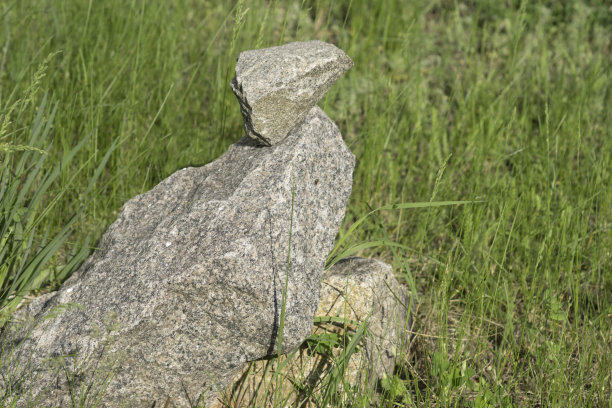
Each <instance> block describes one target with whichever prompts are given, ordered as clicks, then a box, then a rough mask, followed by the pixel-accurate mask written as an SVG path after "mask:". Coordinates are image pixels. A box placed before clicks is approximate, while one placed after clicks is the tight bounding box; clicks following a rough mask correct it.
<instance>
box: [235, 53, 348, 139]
mask: <svg viewBox="0 0 612 408" xmlns="http://www.w3.org/2000/svg"><path fill="white" fill-rule="evenodd" d="M352 66H353V61H351V59H350V58H349V57H348V55H346V54H345V53H344V52H343V51H342V50H340V49H339V48H337V47H335V46H334V45H332V44H327V43H324V42H321V41H307V42H294V43H290V44H285V45H282V46H280V47H271V48H265V49H261V50H252V51H244V52H242V53H240V55H239V56H238V61H237V62H236V76H235V77H234V79H232V82H231V84H230V85H231V87H232V90H233V91H234V94H236V97H237V98H238V101H239V102H240V111H241V112H242V116H243V118H244V130H245V132H246V135H247V136H249V137H250V138H252V139H253V140H255V141H256V142H257V143H259V144H262V145H266V146H271V145H274V144H276V143H279V142H280V141H281V140H283V139H284V138H285V137H286V136H287V134H288V133H289V131H290V130H291V129H293V128H294V127H295V126H296V125H297V124H298V123H300V122H301V121H302V120H304V118H305V117H306V114H307V113H308V112H309V111H310V109H311V108H312V107H313V106H314V105H315V104H316V103H317V102H318V101H319V100H320V99H321V98H322V97H323V95H325V93H326V92H327V91H328V90H329V88H330V87H331V86H332V85H333V84H334V82H336V81H337V80H338V78H340V77H341V76H342V74H344V73H345V72H346V71H348V70H349V68H351V67H352Z"/></svg>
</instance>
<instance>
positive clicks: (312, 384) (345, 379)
mask: <svg viewBox="0 0 612 408" xmlns="http://www.w3.org/2000/svg"><path fill="white" fill-rule="evenodd" d="M315 319H316V320H317V321H318V323H317V324H316V326H315V328H314V329H313V332H312V335H311V336H310V340H309V341H308V342H306V343H305V344H303V345H302V347H300V349H299V350H297V351H295V352H294V353H292V355H284V356H281V358H280V359H269V358H266V359H262V360H258V361H254V362H253V363H252V364H250V365H249V366H248V367H246V368H245V369H244V370H243V372H242V373H240V375H239V376H237V380H236V382H235V383H234V384H233V385H232V387H230V388H229V389H227V390H226V391H225V393H223V394H222V395H221V396H220V397H219V401H218V402H217V405H213V407H247V406H248V407H268V406H300V407H316V406H317V405H316V401H317V400H316V399H310V398H309V395H310V394H311V393H313V394H315V395H318V397H319V398H320V397H321V396H322V394H323V392H324V391H323V390H324V389H325V388H326V387H329V385H328V384H326V383H325V381H326V380H329V378H330V371H331V370H339V369H340V367H341V366H342V367H344V368H343V370H342V372H341V373H340V376H341V378H342V381H341V382H340V383H339V384H338V388H337V392H339V393H341V392H342V390H343V389H344V387H345V386H346V385H348V386H349V387H351V388H358V389H360V392H359V394H360V395H366V394H368V395H372V394H374V393H375V392H374V391H375V388H376V385H377V384H376V383H377V380H379V379H382V378H384V377H385V376H387V375H389V376H390V375H393V372H394V368H395V365H396V363H397V362H401V361H403V360H404V359H405V358H406V357H407V355H408V348H409V347H408V346H409V342H410V328H411V325H412V318H411V312H410V294H409V292H408V291H407V289H406V287H405V286H403V285H401V284H400V283H399V282H398V280H397V279H396V278H395V276H394V275H393V270H392V268H391V266H389V265H387V264H385V263H383V262H380V261H377V260H375V259H363V258H356V257H352V258H347V259H344V260H342V261H340V262H338V263H337V264H335V265H334V266H332V267H331V268H330V270H329V271H327V273H326V274H325V277H324V279H323V282H322V287H321V300H320V302H319V306H318V309H317V313H316V317H315ZM359 325H364V327H365V330H364V332H363V337H362V340H361V341H360V342H359V343H358V344H359V347H358V348H356V349H355V350H353V351H354V352H353V353H352V354H351V353H348V344H349V342H350V340H351V338H352V336H355V335H357V333H358V332H359V329H360V327H359ZM287 360H289V361H287ZM343 361H344V363H343ZM278 378H280V379H281V381H278ZM279 386H280V389H277V387H279Z"/></svg>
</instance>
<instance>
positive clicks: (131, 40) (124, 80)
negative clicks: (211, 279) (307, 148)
mask: <svg viewBox="0 0 612 408" xmlns="http://www.w3.org/2000/svg"><path fill="white" fill-rule="evenodd" d="M1 7H2V8H1V9H0V16H1V17H2V18H1V20H0V24H2V27H0V107H1V108H2V109H3V110H4V111H6V109H7V107H8V106H10V105H11V103H12V102H13V101H14V100H16V98H17V97H18V95H20V94H22V93H23V92H24V91H25V88H26V87H27V84H28V82H27V81H28V80H29V78H31V77H32V75H33V73H34V71H35V70H36V67H37V66H38V64H39V63H40V62H41V61H42V59H44V57H46V56H47V55H48V54H49V53H55V52H59V53H58V54H57V55H56V56H55V57H54V58H53V59H52V60H51V61H50V67H49V74H48V75H47V76H46V77H45V78H42V79H41V87H42V88H43V89H45V90H47V91H48V92H49V94H50V95H52V96H53V98H54V100H56V101H58V106H59V108H58V111H57V112H56V115H55V126H54V130H53V135H54V149H53V150H52V151H50V153H49V154H50V157H49V159H48V161H49V162H50V163H53V162H55V163H57V161H58V160H59V159H60V158H61V157H62V156H63V155H64V154H65V152H68V151H70V150H71V149H72V147H73V146H75V145H76V144H77V143H78V142H79V141H80V140H81V138H82V136H83V135H84V134H88V133H89V132H92V136H91V138H90V139H89V140H88V142H87V143H86V145H85V146H84V147H83V149H81V151H80V152H79V153H78V154H77V157H76V158H75V161H74V162H73V163H74V164H73V166H74V167H73V169H77V168H81V167H83V168H84V171H83V173H82V175H81V176H79V177H77V178H75V179H72V177H71V172H70V171H68V172H66V173H63V174H62V176H61V177H60V179H58V180H57V183H56V185H55V188H57V189H61V188H64V189H66V193H65V194H64V196H63V197H62V199H61V200H60V201H59V202H58V204H57V207H56V208H57V210H56V214H54V217H53V220H52V224H53V223H55V224H54V226H53V227H52V228H55V229H56V230H60V229H61V228H62V227H63V226H64V225H66V224H67V222H68V220H69V214H73V213H74V210H75V209H76V206H77V205H78V203H79V202H80V194H81V192H82V191H84V190H85V189H86V187H87V185H88V184H89V180H90V179H91V178H92V177H93V176H94V174H95V170H96V168H97V165H98V164H99V163H100V160H101V159H102V157H103V156H104V153H105V152H106V149H107V148H108V147H109V146H111V144H112V143H113V142H114V141H116V140H120V141H121V142H120V147H119V148H118V149H117V150H116V151H115V152H113V154H112V155H111V156H110V158H109V161H108V163H107V166H106V170H105V171H104V173H103V174H101V180H102V181H101V182H100V183H99V184H98V188H99V190H98V193H97V194H96V197H95V200H93V201H92V203H91V204H90V205H89V206H88V207H87V209H86V210H85V212H84V213H83V215H82V216H81V217H80V218H79V220H78V223H77V228H76V229H75V231H74V235H73V237H72V241H74V242H76V241H78V240H81V239H83V237H84V236H86V235H87V234H89V233H90V232H92V231H94V232H95V233H96V234H97V235H98V236H99V234H100V233H101V231H102V230H103V227H102V226H105V225H108V223H109V222H111V221H112V220H113V218H114V217H115V216H116V213H117V211H118V210H119V208H120V207H121V205H122V203H123V202H125V201H126V200H127V199H129V198H130V197H132V196H134V195H135V194H138V193H141V192H143V191H146V190H148V189H149V188H151V187H152V186H153V185H155V184H156V183H158V182H159V181H160V180H161V179H163V178H164V177H166V176H168V175H169V174H170V173H172V172H173V171H175V170H176V169H178V168H181V167H184V166H187V165H201V164H204V163H207V162H209V161H211V160H213V159H214V158H216V157H218V156H219V155H220V154H221V153H222V152H223V151H224V150H225V149H226V148H227V146H228V145H229V144H231V143H232V142H233V141H235V140H237V139H238V138H239V137H240V135H241V134H242V131H241V123H242V120H241V117H240V114H239V109H238V105H237V103H236V101H235V100H234V96H233V95H232V94H231V92H230V91H229V86H228V83H229V79H230V78H231V77H232V75H233V63H234V60H235V57H236V53H237V51H238V50H244V49H251V48H254V47H255V46H256V45H258V44H259V45H261V46H271V45H276V44H279V43H284V42H287V41H292V40H296V39H299V40H305V39H312V38H317V39H322V40H325V41H330V42H333V43H335V44H337V45H338V46H340V47H341V48H342V49H344V50H345V51H347V53H348V54H349V55H350V56H351V57H352V58H353V60H354V62H355V66H354V68H352V69H351V71H349V73H347V75H346V76H345V77H344V78H342V79H341V80H340V81H339V82H338V83H337V84H336V85H334V87H333V88H332V89H331V90H330V92H329V93H328V94H327V96H326V97H325V99H324V100H322V101H321V103H320V105H321V106H322V107H323V108H324V109H325V110H326V112H327V113H328V115H329V116H330V117H331V118H333V119H334V120H335V121H336V123H338V125H339V127H340V129H341V131H342V133H343V135H344V136H345V139H346V141H347V144H348V145H349V146H350V148H351V150H352V151H353V152H354V153H355V155H356V156H357V168H356V170H355V175H354V189H353V195H352V197H351V200H350V203H349V207H348V209H347V217H346V219H345V223H344V227H343V229H342V231H341V232H340V234H339V239H342V238H343V236H344V234H346V233H347V231H348V230H349V228H350V226H351V225H352V224H353V223H355V222H356V221H357V220H358V219H359V218H360V217H361V216H362V215H363V214H365V213H367V212H368V211H370V209H371V208H378V207H381V206H384V205H388V204H392V203H398V202H427V201H444V200H462V201H469V200H483V201H485V202H484V203H482V204H479V205H468V206H457V207H450V208H430V209H427V210H418V211H415V210H409V209H400V210H397V211H384V212H381V213H380V214H379V215H378V217H370V218H368V219H367V220H366V221H364V222H363V223H362V224H361V225H360V228H358V229H357V230H356V231H355V232H356V235H355V236H351V238H350V239H349V240H348V241H347V242H348V243H356V242H363V241H370V242H371V241H384V240H386V241H389V240H392V241H394V242H395V243H397V244H400V245H402V246H403V247H405V248H410V249H409V250H407V249H405V248H399V247H397V248H394V250H395V251H396V254H395V255H394V254H393V253H392V251H391V249H390V248H389V247H385V246H382V247H379V248H367V249H366V248H364V249H363V251H362V252H361V254H362V255H367V256H376V257H379V258H381V259H384V260H386V261H388V262H390V263H392V264H393V265H394V267H395V269H396V271H397V273H398V276H400V277H402V276H405V280H406V281H407V282H410V281H411V280H413V281H414V287H415V288H416V290H417V293H418V299H419V303H418V305H417V306H416V319H415V320H416V324H417V326H416V327H415V331H416V333H415V337H414V343H413V347H412V350H413V352H412V354H411V356H409V358H408V359H407V360H406V361H405V363H404V364H403V365H402V366H401V370H400V372H399V373H398V378H399V379H400V380H401V381H402V384H405V385H406V389H407V390H408V391H407V392H408V393H409V395H410V399H409V401H412V402H414V403H415V404H416V405H419V406H430V405H433V404H436V405H442V406H445V405H459V406H466V405H468V406H469V405H474V406H500V405H504V404H511V405H514V406H602V405H605V404H606V403H608V402H609V401H610V397H611V395H610V394H611V388H612V385H611V381H612V378H611V376H610V374H609V373H610V372H612V361H611V360H610V355H611V353H610V351H611V350H610V344H612V327H611V326H612V325H611V319H610V318H611V314H612V261H611V259H612V256H611V254H610V248H612V233H611V230H610V229H611V222H612V208H611V204H610V203H611V202H612V189H611V188H610V185H612V180H611V171H612V163H611V160H612V135H611V134H610V129H612V121H611V113H610V109H609V106H611V105H612V97H611V91H610V82H611V78H610V76H611V73H612V70H611V66H610V65H611V61H612V58H611V54H610V53H611V40H610V36H609V30H610V27H611V26H612V11H610V9H609V6H607V5H605V3H604V2H598V1H586V0H585V1H577V0H576V1H566V2H553V1H541V2H518V1H503V2H492V1H470V2H454V1H434V2H429V1H414V2H409V3H406V2H400V1H396V0H387V1H382V2H375V3H372V2H365V1H348V2H335V3H333V4H332V5H329V4H328V3H327V2H320V1H302V2H281V1H275V2H271V3H267V2H264V1H248V2H245V4H244V8H242V9H241V10H242V12H244V13H245V14H244V19H243V21H242V23H241V24H242V26H241V27H240V30H234V23H233V22H234V20H235V18H234V17H235V14H236V12H237V7H234V5H224V4H221V3H218V4H217V3H214V2H213V3H210V2H200V1H195V0H183V1H179V0H177V1H172V2H156V1H137V0H132V1H123V2H119V1H117V0H110V1H105V2H96V1H89V2H87V1H82V2H72V1H70V2H54V1H42V0H41V1H39V2H37V3H36V6H32V4H28V2H21V1H18V0H13V1H8V2H5V3H4V4H3V5H2V6H1ZM247 8H248V11H246V12H245V11H244V10H246V9H247ZM262 22H265V24H262ZM13 89H15V91H14V92H13ZM19 126H22V125H21V124H19V123H15V124H14V127H13V128H11V131H13V130H14V129H16V128H18V127H19ZM11 142H12V143H14V144H25V142H24V141H20V140H12V141H11ZM381 227H382V229H381ZM397 389H400V388H397ZM356 398H357V397H356ZM400 399H401V398H399V397H398V398H397V401H398V402H397V403H398V404H399V401H400ZM405 401H407V399H406V400H405ZM479 404H480V405H479ZM487 404H489V405H487ZM388 406H393V403H392V401H389V404H388Z"/></svg>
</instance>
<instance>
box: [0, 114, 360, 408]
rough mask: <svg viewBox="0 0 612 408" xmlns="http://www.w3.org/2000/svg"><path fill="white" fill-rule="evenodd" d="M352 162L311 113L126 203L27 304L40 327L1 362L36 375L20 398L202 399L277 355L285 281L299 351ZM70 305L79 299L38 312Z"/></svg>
mask: <svg viewBox="0 0 612 408" xmlns="http://www.w3.org/2000/svg"><path fill="white" fill-rule="evenodd" d="M354 160H355V159H354V156H353V155H352V154H351V153H350V152H349V150H348V148H347V147H346V145H345V144H344V142H343V140H342V137H341V135H340V132H339V131H338V128H337V127H336V126H335V124H334V123H333V122H332V121H331V120H330V119H329V118H328V117H327V116H326V115H325V113H324V112H323V111H322V110H321V109H319V108H318V107H314V108H313V109H311V110H310V113H309V115H308V117H307V118H306V119H305V120H304V121H303V122H302V123H301V124H300V125H299V126H298V127H296V128H295V129H293V131H292V132H291V133H290V134H289V136H288V137H287V138H286V139H285V140H284V141H283V142H282V143H280V144H277V145H275V146H273V147H269V148H261V147H259V146H256V145H255V144H254V143H252V142H251V141H250V140H249V139H248V138H243V139H242V140H240V141H239V142H237V143H235V144H234V145H232V146H231V147H230V149H229V150H228V151H227V152H226V153H225V154H224V155H223V156H221V157H220V158H219V159H217V160H215V161H214V162H212V163H210V164H208V165H206V166H204V167H200V168H187V169H183V170H180V171H177V172H176V173H174V174H172V175H171V176H170V177H168V178H167V179H165V180H164V181H162V182H161V183H160V184H159V185H157V186H156V187H155V188H153V189H152V190H151V191H149V192H147V193H144V194H142V195H139V196H137V197H135V198H133V199H131V200H129V201H128V202H127V203H126V204H125V205H124V207H123V209H122V211H121V213H120V214H119V216H118V218H117V220H116V221H115V222H114V223H113V224H112V225H111V226H110V227H109V229H108V231H107V232H106V233H105V234H104V236H103V237H102V239H101V242H100V244H99V249H98V250H97V251H96V252H95V253H94V254H93V255H92V256H91V257H90V258H89V259H88V260H87V261H86V262H85V263H84V264H83V266H82V267H81V268H80V269H79V270H78V271H77V273H76V274H75V275H73V276H71V277H70V279H68V280H67V281H66V282H65V283H64V285H62V287H61V289H60V290H59V291H57V292H56V293H54V294H52V295H47V296H44V297H42V298H40V299H37V300H35V301H33V303H32V304H31V305H30V306H29V309H28V310H29V311H30V312H31V314H34V315H35V316H34V317H35V318H36V320H37V321H38V325H37V326H36V327H34V328H33V329H32V332H31V333H30V335H29V337H28V338H27V339H26V340H24V342H23V344H21V345H20V346H19V347H17V348H16V353H14V355H13V357H12V361H11V360H6V359H5V360H4V362H5V364H8V365H9V366H10V367H20V369H21V370H23V371H22V372H21V373H19V372H17V371H15V370H13V371H14V375H15V377H14V378H18V377H19V376H20V375H21V374H23V373H25V372H32V370H34V373H35V375H36V376H37V378H36V379H35V380H31V381H29V382H27V381H26V382H25V383H24V385H25V388H26V389H30V391H29V392H28V394H27V395H26V396H24V397H23V398H22V399H21V400H20V401H19V403H18V404H17V405H18V406H24V405H25V404H27V403H29V402H31V401H33V398H42V399H39V400H38V402H37V403H35V404H34V405H36V406H40V405H41V403H44V404H57V405H61V406H69V389H70V388H71V387H72V388H73V389H76V390H77V391H78V392H77V398H78V395H79V393H81V395H82V394H83V393H86V392H87V393H88V395H89V396H90V397H91V398H94V401H95V398H97V397H96V396H97V395H98V394H96V393H95V392H94V391H95V390H103V388H104V386H105V385H104V384H105V382H104V381H106V380H108V381H109V382H108V384H107V387H106V389H105V391H104V392H103V393H102V394H101V397H100V398H101V399H100V403H99V404H98V405H97V406H99V407H118V406H121V404H122V403H124V404H126V405H124V406H130V407H147V408H150V407H151V406H153V405H154V404H155V405H154V406H156V407H163V406H164V404H166V401H169V404H168V406H169V407H174V406H181V407H182V406H190V405H191V404H193V403H195V402H196V401H197V400H198V398H199V397H200V396H201V397H202V400H203V401H205V402H206V403H207V404H210V403H211V402H212V401H213V400H214V398H215V396H216V395H217V394H218V392H219V390H223V389H225V388H226V387H227V386H228V385H229V384H230V383H231V381H232V379H233V378H234V376H235V375H236V373H237V372H240V370H242V369H243V367H244V365H245V363H246V362H248V361H251V360H255V359H258V358H261V357H264V356H267V355H273V354H275V353H276V352H277V346H278V345H277V341H276V340H277V337H278V334H279V327H280V323H281V307H282V301H283V293H284V291H285V289H284V288H285V282H286V277H287V276H288V283H287V302H286V311H285V313H286V314H285V320H284V331H283V334H284V336H283V340H282V351H283V352H288V351H291V350H293V349H295V348H296V347H298V346H299V345H300V344H301V343H302V342H303V341H304V339H305V338H306V337H307V336H308V335H309V334H310V332H311V329H312V322H313V316H314V313H315V311H316V308H317V304H318V301H319V288H320V281H321V277H322V275H323V273H324V265H325V258H326V255H327V254H328V253H329V251H330V250H331V248H332V246H333V242H334V238H335V235H336V233H337V230H338V228H339V226H340V223H341V221H342V218H343V216H344V212H345V205H346V201H347V199H348V197H349V195H350V191H351V184H352V173H353V168H354ZM289 250H290V256H288V255H289ZM288 260H289V262H288ZM66 303H72V304H78V305H80V307H71V308H68V309H67V310H65V311H64V312H63V313H62V314H60V315H59V316H57V317H55V318H52V319H47V320H42V319H41V318H42V316H45V315H46V314H48V313H49V312H50V311H55V309H53V308H54V307H55V306H57V305H60V304H66ZM15 327H17V326H15ZM29 327H30V328H31V326H29ZM22 334H23V332H22V331H19V329H14V330H13V329H9V330H7V331H6V332H5V341H6V339H7V338H8V339H9V340H10V338H12V339H13V341H16V340H18V336H20V335H22ZM16 336H17V337H16ZM1 340H2V339H0V341H1ZM3 344H4V343H3ZM47 356H51V357H54V358H52V359H51V360H48V361H47V360H46V357H47ZM61 356H65V357H61ZM75 356H76V357H75ZM0 361H2V360H1V359H0ZM7 361H8V362H7ZM5 368H6V366H5ZM111 375H112V376H111ZM67 378H68V379H69V380H68V381H67ZM2 381H5V382H4V384H2ZM6 381H7V380H6V379H5V380H3V379H1V378H0V389H2V388H3V386H4V387H5V389H7V387H8V386H7V382H6ZM71 383H72V384H71ZM91 384H93V385H91ZM43 395H44V397H42V396H43Z"/></svg>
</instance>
